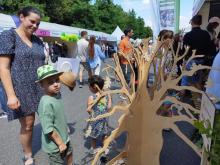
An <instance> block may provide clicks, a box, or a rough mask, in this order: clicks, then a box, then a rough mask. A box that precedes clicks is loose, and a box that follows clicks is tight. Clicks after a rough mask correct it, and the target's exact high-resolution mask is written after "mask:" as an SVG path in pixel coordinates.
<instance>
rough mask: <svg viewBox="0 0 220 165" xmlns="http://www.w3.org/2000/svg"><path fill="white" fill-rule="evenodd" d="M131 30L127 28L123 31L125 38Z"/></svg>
mask: <svg viewBox="0 0 220 165" xmlns="http://www.w3.org/2000/svg"><path fill="white" fill-rule="evenodd" d="M131 30H133V29H132V28H131V27H127V28H126V29H125V30H124V34H125V36H127V35H128V33H129V32H131Z"/></svg>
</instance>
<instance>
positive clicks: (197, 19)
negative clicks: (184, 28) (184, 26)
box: [191, 14, 202, 25]
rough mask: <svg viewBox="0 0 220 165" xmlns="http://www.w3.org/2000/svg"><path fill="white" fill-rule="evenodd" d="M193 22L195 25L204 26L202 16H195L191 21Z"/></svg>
mask: <svg viewBox="0 0 220 165" xmlns="http://www.w3.org/2000/svg"><path fill="white" fill-rule="evenodd" d="M191 22H192V23H194V24H195V25H202V15H200V14H198V15H194V16H193V17H192V19H191Z"/></svg>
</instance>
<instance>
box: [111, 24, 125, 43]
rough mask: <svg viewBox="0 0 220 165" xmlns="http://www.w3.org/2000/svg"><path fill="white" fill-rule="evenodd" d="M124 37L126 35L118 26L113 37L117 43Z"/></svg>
mask: <svg viewBox="0 0 220 165" xmlns="http://www.w3.org/2000/svg"><path fill="white" fill-rule="evenodd" d="M122 35H124V33H123V32H122V30H121V29H120V27H119V26H117V27H116V28H115V30H114V32H113V33H112V34H111V36H112V37H116V38H117V41H120V40H121V36H122Z"/></svg>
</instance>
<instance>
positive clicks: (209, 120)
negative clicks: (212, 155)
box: [200, 94, 215, 151]
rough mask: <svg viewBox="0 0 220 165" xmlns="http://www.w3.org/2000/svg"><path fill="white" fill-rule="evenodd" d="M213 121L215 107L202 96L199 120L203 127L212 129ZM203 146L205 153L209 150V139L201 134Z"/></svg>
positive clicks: (205, 96)
mask: <svg viewBox="0 0 220 165" xmlns="http://www.w3.org/2000/svg"><path fill="white" fill-rule="evenodd" d="M214 119H215V106H214V105H213V103H212V102H211V100H210V99H209V98H208V96H207V95H206V94H203V95H202V105H201V113H200V120H201V121H204V127H205V128H208V126H209V125H210V126H211V128H213V124H214ZM202 138H203V144H204V147H205V149H206V150H207V151H209V150H210V147H211V140H212V139H211V138H210V137H207V136H206V135H205V134H202Z"/></svg>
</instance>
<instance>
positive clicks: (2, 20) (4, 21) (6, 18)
mask: <svg viewBox="0 0 220 165" xmlns="http://www.w3.org/2000/svg"><path fill="white" fill-rule="evenodd" d="M15 27H16V25H15V23H14V21H13V19H12V17H11V16H10V15H6V14H1V13H0V33H1V32H2V31H3V30H7V29H10V28H15ZM83 30H85V31H87V32H88V34H89V35H95V36H96V37H97V38H98V39H100V40H106V41H116V38H115V37H113V36H112V35H110V34H107V33H104V32H99V31H92V30H87V29H82V28H77V27H71V26H65V25H60V24H55V23H49V22H43V21H41V23H40V26H39V29H38V31H37V32H36V33H37V35H39V36H47V37H60V36H61V34H62V33H67V34H80V32H81V31H83Z"/></svg>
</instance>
